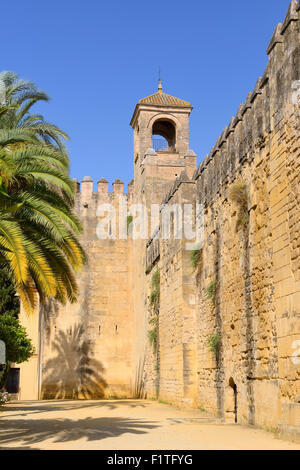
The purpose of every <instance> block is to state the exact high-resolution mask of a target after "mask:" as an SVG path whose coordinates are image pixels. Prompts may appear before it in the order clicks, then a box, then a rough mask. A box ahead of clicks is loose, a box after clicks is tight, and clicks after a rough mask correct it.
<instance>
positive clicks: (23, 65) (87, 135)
mask: <svg viewBox="0 0 300 470" xmlns="http://www.w3.org/2000/svg"><path fill="white" fill-rule="evenodd" d="M289 3H290V2H289V0H251V1H242V0H227V1H223V0H222V1H221V0H214V1H208V0H185V1H182V0H151V1H143V0H118V1H116V0H110V1H103V0H51V1H49V2H44V1H41V0H27V1H24V0H14V1H12V2H2V4H1V37H2V47H1V54H0V63H1V67H0V68H1V69H2V70H14V71H16V72H17V73H18V74H19V75H20V76H22V77H24V78H29V79H32V80H33V81H34V82H36V83H37V84H38V86H39V87H40V88H42V89H44V90H45V91H47V92H48V93H49V94H50V96H51V98H52V100H51V102H50V103H48V104H43V105H42V106H40V107H39V109H38V111H41V112H42V113H43V114H44V116H45V117H46V119H47V120H49V121H51V122H54V123H56V124H58V125H59V126H60V127H62V128H63V129H64V130H66V131H67V132H68V133H69V135H70V138H71V140H70V143H69V144H68V148H69V151H70V157H71V175H72V177H77V178H78V179H79V180H81V179H82V177H83V176H85V175H90V176H92V177H93V179H94V181H95V182H96V181H97V180H98V179H99V178H100V177H102V176H104V177H105V178H107V179H108V180H109V181H110V183H112V181H113V180H114V179H115V178H117V177H118V178H121V179H122V180H123V181H124V182H125V183H126V184H127V183H128V182H129V181H130V180H131V178H132V176H133V174H132V173H133V156H132V155H133V152H132V147H133V145H132V144H133V142H132V140H133V139H132V130H131V128H130V127H129V121H130V118H131V115H132V113H133V110H134V107H135V104H136V102H137V101H138V100H139V99H140V98H143V97H145V96H147V95H149V94H151V93H154V92H155V91H156V89H157V75H158V66H159V65H160V67H161V75H162V80H163V88H164V91H165V92H166V93H169V94H172V95H174V96H177V97H179V98H183V99H186V100H187V101H190V102H191V103H192V105H193V106H194V110H193V112H192V115H191V120H190V147H191V148H192V149H193V150H194V151H195V152H196V153H197V155H198V163H199V162H200V161H201V160H203V158H204V156H205V154H206V153H208V152H209V150H210V148H211V147H212V146H213V145H214V144H215V141H216V139H217V137H218V136H219V135H220V133H221V132H222V130H223V128H224V127H225V125H227V124H228V122H229V120H230V118H231V116H232V115H235V113H236V111H237V109H238V106H239V105H240V103H242V102H244V100H245V98H246V95H247V93H248V92H249V91H251V90H252V89H253V87H254V85H255V83H256V80H257V78H258V76H259V75H262V73H263V71H264V68H265V65H266V63H267V55H266V48H267V46H268V43H269V40H270V39H271V36H272V33H273V30H274V28H275V26H276V24H277V23H278V22H283V19H284V16H285V14H286V11H287V8H288V5H289Z"/></svg>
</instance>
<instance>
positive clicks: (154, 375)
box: [145, 1, 300, 435]
mask: <svg viewBox="0 0 300 470" xmlns="http://www.w3.org/2000/svg"><path fill="white" fill-rule="evenodd" d="M299 13H300V5H299V4H298V3H297V2H294V1H293V2H292V3H291V4H290V7H289V10H288V13H287V15H286V18H285V20H284V23H283V25H281V24H279V25H277V27H276V29H275V32H274V35H273V37H272V40H271V42H270V45H269V47H268V51H267V52H268V55H269V62H268V65H267V67H266V70H265V73H264V75H263V77H262V78H259V79H258V81H257V84H256V86H255V89H254V91H253V92H252V93H249V95H248V97H247V100H246V102H245V104H244V105H241V106H240V108H239V110H238V113H237V115H236V116H235V117H233V118H232V119H231V121H230V123H229V125H228V126H227V127H225V129H224V131H223V132H222V135H221V136H220V137H219V139H218V140H217V143H216V145H215V146H214V147H213V149H212V150H211V152H210V154H209V155H207V156H206V158H205V159H204V161H203V162H202V163H201V164H200V166H199V168H198V169H197V171H196V172H195V174H194V177H193V178H192V180H191V181H189V180H188V178H186V176H184V175H182V176H181V178H178V179H177V180H176V181H175V183H174V185H173V187H172V188H171V189H170V191H169V194H168V195H167V197H166V198H165V201H164V202H168V203H169V204H172V203H183V202H186V201H188V200H189V201H197V202H198V203H200V204H203V205H204V208H205V219H204V220H205V230H204V245H203V248H202V250H200V253H199V263H198V267H197V269H196V271H195V272H193V269H192V267H191V263H190V262H189V259H188V255H187V253H186V250H185V242H184V241H176V240H172V241H171V242H170V241H161V243H160V253H159V255H160V256H159V258H158V257H157V254H156V255H155V257H154V258H156V259H157V258H158V261H157V263H158V265H159V267H160V277H161V306H160V312H159V369H158V368H157V367H156V369H155V368H153V365H151V364H150V365H148V370H146V373H145V381H146V385H145V389H146V391H148V395H150V396H153V395H154V392H156V390H158V395H159V396H160V397H161V398H162V399H163V400H165V401H168V402H172V403H177V404H180V405H184V404H188V403H190V404H192V405H193V406H198V407H201V408H204V409H206V410H209V411H212V412H214V413H217V414H218V415H220V416H225V417H232V418H233V417H234V412H235V406H236V408H237V410H236V411H237V419H238V421H239V422H244V423H252V424H256V425H260V426H263V427H268V428H280V429H281V430H282V431H283V432H285V433H290V434H291V435H295V433H297V434H299V433H300V368H299V359H297V358H296V354H297V350H298V353H299V345H300V341H299V340H300V282H299V279H300V269H299V268H300V236H299V235H300V232H299V230H300V221H299V207H300V205H299V203H300V190H299V188H300V186H299V183H300V171H299V170H300V147H299V144H300V141H299V127H300V120H299V104H296V103H297V96H296V95H297V91H296V90H297V87H298V86H299V84H300V83H297V81H298V80H299V78H300V36H299V24H300V23H299ZM240 183H244V184H245V186H246V193H247V199H248V200H247V206H248V207H247V209H248V210H247V212H248V217H249V224H248V228H247V229H246V230H243V229H240V230H238V231H237V230H236V222H237V218H238V213H239V207H238V205H237V204H236V203H235V202H234V201H233V200H231V197H230V194H231V190H232V188H233V187H235V186H236V185H237V184H240ZM151 243H152V242H151V240H150V243H149V245H148V250H149V251H151ZM149 276H151V273H150V274H149ZM192 280H193V282H192ZM209 286H213V287H214V298H213V299H211V298H207V289H209ZM212 335H218V336H219V338H220V341H219V345H218V348H219V350H218V353H217V355H216V356H217V357H216V356H215V354H213V353H212V352H210V351H209V339H210V338H211V337H212ZM148 351H149V350H148ZM151 354H152V352H151V351H150V352H149V353H148V356H150V357H151ZM156 359H157V358H156V356H155V358H154V361H156ZM146 363H149V360H148V361H146ZM152 363H153V361H152ZM154 384H156V387H155V386H154Z"/></svg>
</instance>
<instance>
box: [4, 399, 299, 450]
mask: <svg viewBox="0 0 300 470" xmlns="http://www.w3.org/2000/svg"><path fill="white" fill-rule="evenodd" d="M11 448H14V449H16V448H18V449H49V450H54V449H57V450H60V449H107V450H121V449H138V450H141V449H155V450H156V449H161V450H165V449H169V450H170V449H172V450H176V449H190V450H191V449H207V450H211V449H225V450H226V449H228V450H229V449H230V450H231V449H232V450H234V449H283V450H300V445H297V444H293V443H290V442H287V441H282V440H279V439H276V438H275V436H274V435H273V434H272V433H268V432H265V431H261V430H258V429H254V428H250V427H247V426H240V425H234V424H222V423H219V422H218V421H216V420H214V419H213V420H211V419H210V418H209V416H208V415H207V414H205V413H203V412H201V411H198V410H179V409H177V408H175V407H172V406H169V405H164V404H160V403H157V402H151V401H145V400H102V401H90V400H88V401H69V400H64V401H55V400H51V401H42V402H37V401H35V402H32V401H30V402H29V401H26V402H25V401H23V402H16V403H10V404H8V405H6V406H5V407H3V411H2V412H1V413H0V449H11Z"/></svg>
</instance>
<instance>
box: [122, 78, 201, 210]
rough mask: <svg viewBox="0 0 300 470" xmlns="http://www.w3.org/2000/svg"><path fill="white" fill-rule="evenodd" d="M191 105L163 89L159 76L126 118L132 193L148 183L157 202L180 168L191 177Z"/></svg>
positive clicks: (194, 162) (194, 161) (141, 189)
mask: <svg viewBox="0 0 300 470" xmlns="http://www.w3.org/2000/svg"><path fill="white" fill-rule="evenodd" d="M192 109H193V108H192V106H191V104H190V103H188V102H187V101H184V100H182V99H179V98H175V97H174V96H171V95H168V94H166V93H164V92H163V89H162V84H161V80H160V79H159V83H158V90H157V92H156V93H154V94H153V95H150V96H147V97H146V98H143V99H141V100H139V102H138V103H137V105H136V107H135V110H134V113H133V116H132V119H131V122H130V125H131V127H132V128H133V131H134V181H135V191H136V194H138V193H139V191H142V192H143V191H144V190H145V186H147V187H148V189H149V185H150V186H151V187H152V188H151V198H152V201H153V202H157V203H160V202H161V199H162V198H163V196H164V195H165V193H166V191H167V190H168V188H169V186H170V183H172V182H173V181H174V180H175V179H176V178H177V177H178V176H180V174H181V173H182V171H185V172H186V173H187V175H188V176H189V178H191V177H192V175H193V173H194V171H195V169H196V155H195V153H194V152H193V151H192V150H190V149H189V116H190V113H191V111H192ZM140 196H141V194H140ZM149 196H150V194H149ZM142 199H144V198H142Z"/></svg>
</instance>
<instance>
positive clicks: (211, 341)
mask: <svg viewBox="0 0 300 470" xmlns="http://www.w3.org/2000/svg"><path fill="white" fill-rule="evenodd" d="M220 341H221V337H220V335H219V334H218V333H215V334H212V335H210V336H209V337H208V346H209V351H210V352H211V353H213V354H214V356H215V357H216V358H217V356H218V351H219V345H220Z"/></svg>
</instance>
